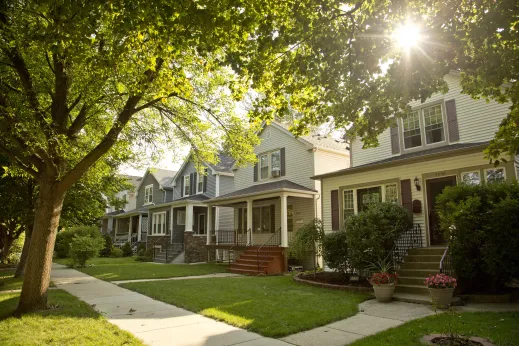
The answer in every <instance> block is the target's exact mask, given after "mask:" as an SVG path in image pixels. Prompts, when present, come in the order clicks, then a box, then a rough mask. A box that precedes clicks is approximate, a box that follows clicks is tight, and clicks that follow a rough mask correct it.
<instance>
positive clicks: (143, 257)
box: [135, 244, 153, 262]
mask: <svg viewBox="0 0 519 346" xmlns="http://www.w3.org/2000/svg"><path fill="white" fill-rule="evenodd" d="M142 245H144V244H142ZM144 247H145V248H146V246H144ZM145 248H144V249H142V248H141V249H139V251H137V257H135V260H136V261H139V262H150V261H152V260H153V249H147V250H146V249H145Z"/></svg>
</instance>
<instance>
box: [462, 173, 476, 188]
mask: <svg viewBox="0 0 519 346" xmlns="http://www.w3.org/2000/svg"><path fill="white" fill-rule="evenodd" d="M461 182H462V183H463V184H467V185H479V184H480V183H481V177H480V176H479V171H474V172H463V173H461Z"/></svg>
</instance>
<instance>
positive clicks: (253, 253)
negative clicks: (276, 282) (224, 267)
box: [229, 246, 285, 275]
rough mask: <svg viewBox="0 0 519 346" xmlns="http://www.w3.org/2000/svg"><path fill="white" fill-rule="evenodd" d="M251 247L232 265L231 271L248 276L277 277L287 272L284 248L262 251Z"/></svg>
mask: <svg viewBox="0 0 519 346" xmlns="http://www.w3.org/2000/svg"><path fill="white" fill-rule="evenodd" d="M257 250H258V247H256V246H251V247H250V248H249V249H247V250H245V251H243V252H242V254H241V255H240V257H239V258H238V259H237V260H236V261H234V263H232V264H231V266H230V268H229V271H230V272H231V273H236V274H246V275H275V274H281V273H283V272H284V270H285V268H284V267H285V260H284V250H285V249H284V248H280V247H277V246H272V247H268V248H263V249H261V253H260V254H259V255H258V252H257Z"/></svg>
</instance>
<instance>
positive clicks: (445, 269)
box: [440, 246, 454, 276]
mask: <svg viewBox="0 0 519 346" xmlns="http://www.w3.org/2000/svg"><path fill="white" fill-rule="evenodd" d="M440 273H442V274H447V275H449V276H452V275H453V274H454V270H453V269H452V263H451V256H450V253H449V247H448V246H447V248H446V249H445V252H444V253H443V256H442V259H441V260H440Z"/></svg>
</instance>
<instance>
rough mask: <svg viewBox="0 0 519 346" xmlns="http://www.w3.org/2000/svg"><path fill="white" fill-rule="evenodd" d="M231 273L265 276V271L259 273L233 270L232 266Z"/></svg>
mask: <svg viewBox="0 0 519 346" xmlns="http://www.w3.org/2000/svg"><path fill="white" fill-rule="evenodd" d="M229 271H230V272H231V273H235V274H242V275H261V274H265V272H264V271H258V270H247V269H237V268H233V267H232V266H231V268H230V269H229Z"/></svg>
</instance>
